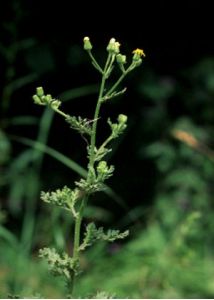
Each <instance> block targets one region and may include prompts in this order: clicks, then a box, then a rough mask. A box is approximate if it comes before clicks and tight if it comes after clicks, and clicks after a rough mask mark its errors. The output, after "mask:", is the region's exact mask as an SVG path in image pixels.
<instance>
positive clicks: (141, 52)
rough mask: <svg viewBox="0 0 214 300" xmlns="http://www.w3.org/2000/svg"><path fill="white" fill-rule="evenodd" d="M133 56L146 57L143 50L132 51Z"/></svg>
mask: <svg viewBox="0 0 214 300" xmlns="http://www.w3.org/2000/svg"><path fill="white" fill-rule="evenodd" d="M132 53H133V54H136V55H137V56H139V57H141V56H144V57H145V56H146V54H145V53H144V51H143V49H139V48H137V49H135V50H134V51H132Z"/></svg>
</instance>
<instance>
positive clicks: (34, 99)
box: [33, 95, 43, 105]
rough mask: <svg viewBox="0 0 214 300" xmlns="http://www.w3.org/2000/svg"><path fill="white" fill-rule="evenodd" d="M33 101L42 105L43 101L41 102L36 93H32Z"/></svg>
mask: <svg viewBox="0 0 214 300" xmlns="http://www.w3.org/2000/svg"><path fill="white" fill-rule="evenodd" d="M33 101H34V103H35V104H38V105H43V103H42V102H41V99H40V98H39V97H38V96H37V95H33Z"/></svg>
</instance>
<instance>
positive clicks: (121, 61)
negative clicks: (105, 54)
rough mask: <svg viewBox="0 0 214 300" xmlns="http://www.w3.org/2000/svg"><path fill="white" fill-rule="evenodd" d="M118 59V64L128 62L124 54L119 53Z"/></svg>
mask: <svg viewBox="0 0 214 300" xmlns="http://www.w3.org/2000/svg"><path fill="white" fill-rule="evenodd" d="M116 60H117V62H118V64H121V65H125V64H126V56H125V55H122V54H117V56H116Z"/></svg>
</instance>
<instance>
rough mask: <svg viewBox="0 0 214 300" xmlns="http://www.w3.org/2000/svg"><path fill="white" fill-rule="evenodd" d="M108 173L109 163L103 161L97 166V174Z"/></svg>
mask: <svg viewBox="0 0 214 300" xmlns="http://www.w3.org/2000/svg"><path fill="white" fill-rule="evenodd" d="M107 171H108V167H107V163H106V161H104V160H102V161H100V162H99V164H98V166H97V172H98V173H106V172H107Z"/></svg>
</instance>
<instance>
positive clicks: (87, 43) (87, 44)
mask: <svg viewBox="0 0 214 300" xmlns="http://www.w3.org/2000/svg"><path fill="white" fill-rule="evenodd" d="M83 43H84V45H83V47H84V49H85V50H86V51H88V50H91V49H92V48H93V46H92V44H91V42H90V39H89V37H87V36H86V37H84V39H83Z"/></svg>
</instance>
